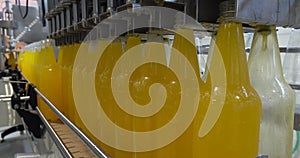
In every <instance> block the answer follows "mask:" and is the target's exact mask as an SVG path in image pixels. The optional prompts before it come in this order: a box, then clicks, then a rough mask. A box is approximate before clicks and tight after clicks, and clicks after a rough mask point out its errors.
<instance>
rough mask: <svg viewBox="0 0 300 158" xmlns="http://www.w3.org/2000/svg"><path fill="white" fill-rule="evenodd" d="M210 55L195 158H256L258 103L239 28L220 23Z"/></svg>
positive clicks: (259, 103) (259, 106) (237, 24)
mask: <svg viewBox="0 0 300 158" xmlns="http://www.w3.org/2000/svg"><path fill="white" fill-rule="evenodd" d="M209 55H210V56H211V55H213V57H208V58H212V59H211V61H209V59H208V62H210V68H209V74H208V77H207V81H206V83H205V85H204V86H202V87H201V90H200V94H201V101H200V105H199V108H200V110H199V114H197V115H198V119H197V118H196V120H201V126H200V131H199V134H198V136H199V138H198V139H196V141H195V146H194V149H195V150H196V149H198V150H197V152H195V154H194V157H207V158H208V157H209V158H218V157H230V158H253V157H256V156H258V141H259V123H260V117H261V101H260V98H259V96H258V94H257V93H256V91H255V90H254V89H253V87H252V86H251V85H250V81H249V74H248V67H247V61H246V53H245V45H244V38H243V29H242V24H241V23H239V22H232V21H226V19H225V20H223V21H222V22H221V24H220V26H219V30H218V33H217V36H216V43H215V45H214V47H213V51H212V53H211V54H209ZM199 118H200V119H199ZM202 120H203V121H202Z"/></svg>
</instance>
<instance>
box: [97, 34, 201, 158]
mask: <svg viewBox="0 0 300 158" xmlns="http://www.w3.org/2000/svg"><path fill="white" fill-rule="evenodd" d="M176 38H177V39H176V42H175V45H174V47H175V48H177V49H178V50H180V51H181V52H182V53H183V54H184V55H185V56H186V57H187V58H188V59H190V60H191V61H192V62H194V64H195V65H193V66H195V69H197V70H199V67H198V64H197V63H195V61H197V56H196V48H195V47H194V46H193V47H192V48H191V47H190V46H191V44H190V43H188V41H186V40H182V39H181V37H176ZM193 39H194V38H193ZM139 44H141V40H140V39H139V38H138V37H129V38H128V40H127V44H126V47H125V48H126V51H128V50H129V49H130V48H133V47H135V46H137V45H139ZM187 46H188V47H189V48H190V49H188V50H187V49H186V47H187ZM118 47H119V48H118ZM117 49H119V51H117ZM151 50H153V49H152V48H151V47H147V46H145V52H142V49H137V50H135V51H138V53H140V56H138V57H139V58H142V60H143V58H149V52H150V51H151ZM159 50H160V51H159V52H157V53H159V56H160V59H161V60H165V62H166V56H165V51H164V48H163V46H162V47H160V49H159ZM105 53H106V54H105ZM105 53H104V55H103V56H102V58H101V60H100V62H99V63H98V67H97V71H96V74H97V75H96V90H97V95H98V99H99V101H100V102H101V103H102V105H109V106H103V107H102V108H103V110H104V111H105V113H106V115H108V117H109V118H110V119H111V120H112V121H113V122H114V123H115V124H116V125H118V126H120V127H122V128H125V129H128V130H129V131H137V132H146V131H152V130H155V129H158V128H160V127H162V126H164V125H165V124H167V123H168V122H169V121H170V120H171V119H172V118H173V117H174V115H175V114H176V111H177V109H178V106H179V102H180V85H179V81H178V79H177V78H176V75H175V74H174V73H173V72H172V71H171V70H170V69H169V68H168V67H167V66H165V65H161V64H157V63H146V64H144V65H141V66H140V67H138V68H137V69H136V70H135V71H134V72H133V74H131V77H130V81H129V82H130V83H129V85H128V86H129V89H130V94H131V97H132V98H133V99H134V101H135V102H137V103H138V104H139V105H141V106H143V105H145V104H147V103H149V102H150V100H151V98H150V96H149V87H150V86H151V85H153V84H154V83H160V84H162V85H164V86H165V88H166V90H167V96H168V97H167V100H166V102H165V104H164V105H163V108H162V109H161V110H160V111H159V112H158V113H157V114H155V115H153V116H151V117H147V118H140V117H135V116H132V115H129V114H127V113H125V112H124V111H122V110H121V109H120V108H119V107H118V105H117V103H116V102H115V100H114V97H113V94H112V92H111V84H110V82H111V81H110V77H111V73H112V69H113V68H114V66H115V63H116V61H118V59H119V57H120V56H121V46H120V45H119V46H116V44H112V45H111V48H110V50H107V51H106V52H105ZM125 53H126V52H125ZM129 64H130V63H129ZM197 70H195V71H197ZM103 74H105V76H104V75H103ZM178 128H180V127H178ZM192 129H193V128H189V129H188V130H187V131H186V132H185V133H184V134H183V135H182V136H180V137H179V138H178V139H177V140H175V141H174V142H173V143H171V144H169V145H167V146H165V147H163V148H160V149H157V150H153V151H149V152H126V151H121V150H117V149H112V148H111V147H108V146H106V145H103V144H102V143H98V144H99V145H100V146H102V147H104V149H105V151H107V153H108V154H109V155H110V156H112V157H122V158H133V157H141V158H146V157H149V158H150V157H155V158H157V157H161V158H165V157H170V158H173V157H191V156H192V141H193V133H192V132H193V130H192ZM112 132H113V131H112ZM153 139H156V138H153ZM159 141H160V140H157V142H159ZM129 143H130V144H131V145H132V143H133V144H134V143H135V141H134V140H132V141H131V142H128V144H129ZM145 143H147V142H145ZM101 144H102V145H101Z"/></svg>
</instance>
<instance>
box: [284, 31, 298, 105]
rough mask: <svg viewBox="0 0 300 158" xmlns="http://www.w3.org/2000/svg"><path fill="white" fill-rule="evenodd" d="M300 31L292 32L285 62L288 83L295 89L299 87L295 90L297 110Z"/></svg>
mask: <svg viewBox="0 0 300 158" xmlns="http://www.w3.org/2000/svg"><path fill="white" fill-rule="evenodd" d="M299 67H300V29H293V30H292V31H291V35H290V39H289V41H288V44H287V54H285V57H284V61H283V70H284V71H283V73H284V74H283V75H284V78H285V79H286V81H287V82H288V83H289V84H291V85H292V86H293V87H298V88H296V89H297V90H295V95H296V108H300V89H299V85H300V69H299Z"/></svg>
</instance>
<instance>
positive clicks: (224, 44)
mask: <svg viewBox="0 0 300 158" xmlns="http://www.w3.org/2000/svg"><path fill="white" fill-rule="evenodd" d="M218 50H219V52H220V56H221V58H222V59H219V60H223V63H224V67H225V72H226V82H227V85H237V86H240V85H249V84H250V82H249V74H248V66H247V59H246V53H245V44H244V36H243V29H242V24H241V23H238V22H226V23H222V24H220V28H219V31H218V34H217V36H216V45H215V48H214V51H213V54H214V55H213V56H214V57H215V56H216V53H217V51H218ZM219 63H221V62H219ZM218 65H219V66H222V65H220V64H218ZM213 66H214V65H211V67H213ZM220 69H221V68H220ZM212 70H213V69H212ZM211 73H212V72H211Z"/></svg>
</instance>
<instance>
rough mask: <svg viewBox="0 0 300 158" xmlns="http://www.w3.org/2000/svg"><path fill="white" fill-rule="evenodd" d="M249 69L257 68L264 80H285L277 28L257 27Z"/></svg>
mask: <svg viewBox="0 0 300 158" xmlns="http://www.w3.org/2000/svg"><path fill="white" fill-rule="evenodd" d="M249 67H250V68H251V69H253V68H252V67H256V69H255V70H256V72H257V71H259V72H260V73H261V74H262V75H263V76H262V77H264V79H267V78H278V79H282V80H283V71H282V65H281V59H280V50H279V46H278V40H277V34H276V27H275V26H257V27H256V29H255V34H254V38H253V42H252V48H251V52H250V57H249ZM251 73H252V72H250V74H251ZM257 77H259V76H257Z"/></svg>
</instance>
